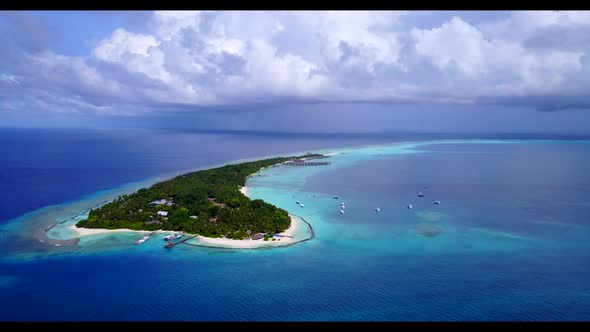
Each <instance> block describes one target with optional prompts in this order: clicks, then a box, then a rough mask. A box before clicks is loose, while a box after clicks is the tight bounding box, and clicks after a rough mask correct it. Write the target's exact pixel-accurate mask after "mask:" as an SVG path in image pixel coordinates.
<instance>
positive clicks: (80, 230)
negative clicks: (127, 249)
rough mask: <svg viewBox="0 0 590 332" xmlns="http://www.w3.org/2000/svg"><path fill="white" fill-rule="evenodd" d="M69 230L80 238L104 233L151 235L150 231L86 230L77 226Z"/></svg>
mask: <svg viewBox="0 0 590 332" xmlns="http://www.w3.org/2000/svg"><path fill="white" fill-rule="evenodd" d="M68 228H69V229H71V230H73V231H74V232H75V233H76V234H77V235H78V236H79V237H82V236H88V235H96V234H104V233H125V232H134V233H140V234H145V233H150V231H135V230H132V229H127V228H122V229H104V228H84V227H77V226H76V225H71V226H70V227H68Z"/></svg>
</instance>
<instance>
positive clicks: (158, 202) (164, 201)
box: [150, 199, 174, 206]
mask: <svg viewBox="0 0 590 332" xmlns="http://www.w3.org/2000/svg"><path fill="white" fill-rule="evenodd" d="M150 205H168V206H172V205H174V202H173V201H169V200H167V199H159V200H157V201H153V202H150Z"/></svg>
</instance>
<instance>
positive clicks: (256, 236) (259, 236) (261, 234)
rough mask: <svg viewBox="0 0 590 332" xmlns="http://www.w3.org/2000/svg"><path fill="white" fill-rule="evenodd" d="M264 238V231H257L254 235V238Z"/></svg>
mask: <svg viewBox="0 0 590 332" xmlns="http://www.w3.org/2000/svg"><path fill="white" fill-rule="evenodd" d="M263 238H264V233H256V234H254V235H252V240H260V239H263Z"/></svg>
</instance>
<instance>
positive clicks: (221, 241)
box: [186, 215, 302, 249]
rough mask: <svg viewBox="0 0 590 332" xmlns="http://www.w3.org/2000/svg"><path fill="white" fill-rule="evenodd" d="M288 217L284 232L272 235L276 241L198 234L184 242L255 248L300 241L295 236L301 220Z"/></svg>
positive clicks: (235, 247)
mask: <svg viewBox="0 0 590 332" xmlns="http://www.w3.org/2000/svg"><path fill="white" fill-rule="evenodd" d="M289 217H291V226H289V228H287V229H286V230H285V231H284V232H282V233H279V234H277V235H279V236H275V237H274V238H275V239H276V241H272V239H269V240H268V241H264V240H263V239H260V240H252V239H246V240H233V239H228V238H212V237H204V236H201V235H199V236H197V237H196V240H197V241H194V242H193V241H187V243H186V244H188V245H202V246H208V247H219V248H231V249H256V248H265V247H277V246H286V245H290V244H294V243H295V242H298V241H300V240H297V239H296V238H295V236H296V235H297V230H298V229H300V228H301V225H300V223H302V221H299V220H298V218H296V217H295V216H293V215H289ZM285 236H287V237H285ZM288 236H291V237H288Z"/></svg>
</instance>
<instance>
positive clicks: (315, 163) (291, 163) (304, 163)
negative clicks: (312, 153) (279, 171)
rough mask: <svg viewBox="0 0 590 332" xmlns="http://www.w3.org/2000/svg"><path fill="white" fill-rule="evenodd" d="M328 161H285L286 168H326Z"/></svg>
mask: <svg viewBox="0 0 590 332" xmlns="http://www.w3.org/2000/svg"><path fill="white" fill-rule="evenodd" d="M330 164H331V162H329V161H303V160H290V161H286V162H285V165H287V166H326V165H330Z"/></svg>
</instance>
